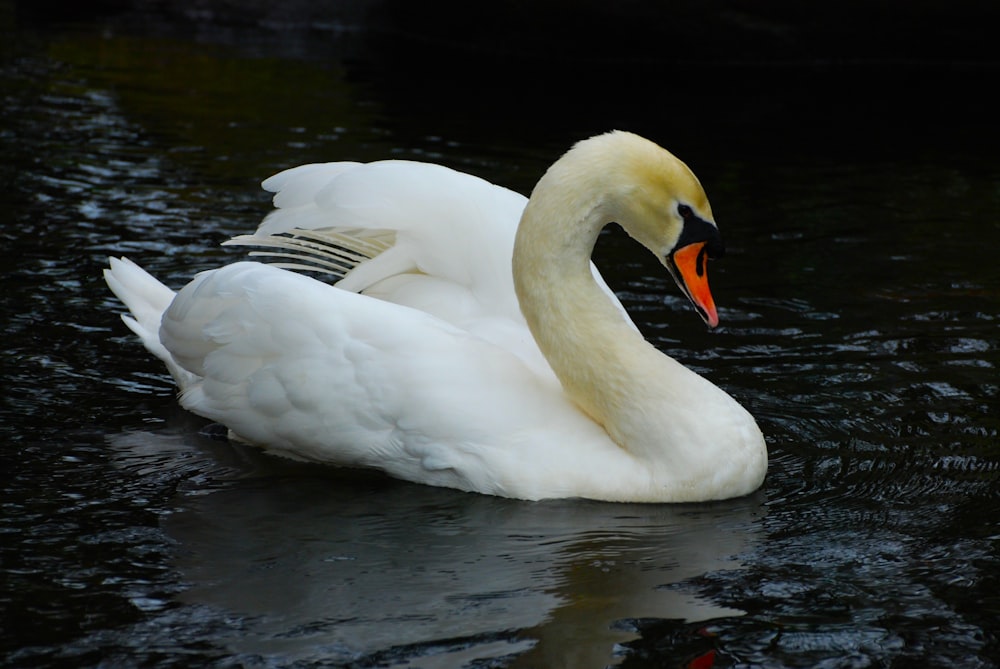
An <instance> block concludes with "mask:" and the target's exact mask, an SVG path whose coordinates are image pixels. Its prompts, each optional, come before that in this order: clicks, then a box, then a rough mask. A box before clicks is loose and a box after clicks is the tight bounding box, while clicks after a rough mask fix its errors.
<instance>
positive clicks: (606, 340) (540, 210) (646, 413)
mask: <svg viewBox="0 0 1000 669" xmlns="http://www.w3.org/2000/svg"><path fill="white" fill-rule="evenodd" d="M550 176H551V175H548V174H547V175H546V176H545V177H543V179H542V180H541V181H540V182H539V184H538V187H536V189H535V192H534V193H533V194H532V197H531V200H530V201H529V203H528V205H527V207H526V208H525V210H524V214H523V215H522V218H521V223H520V226H519V227H518V232H517V236H516V239H515V244H514V256H513V272H514V287H515V290H516V291H517V297H518V300H519V302H520V305H521V311H522V313H523V314H524V317H525V320H526V321H527V323H528V327H529V328H530V329H531V333H532V335H533V336H534V338H535V341H536V342H537V343H538V346H539V348H540V350H541V351H542V354H543V355H544V356H545V357H546V359H547V360H548V361H549V364H550V366H551V367H552V370H553V371H554V372H555V374H556V376H557V377H558V378H559V381H560V382H561V383H562V386H563V388H564V390H565V391H566V393H567V395H568V396H569V397H570V398H571V399H572V400H573V401H574V402H575V403H576V404H577V405H578V406H579V407H580V408H581V409H583V411H585V412H586V413H587V414H588V415H590V416H591V418H593V419H594V420H595V421H596V422H598V423H600V424H601V425H602V426H603V427H604V428H605V430H606V431H607V432H608V434H609V435H610V436H611V438H612V439H613V440H614V441H615V442H616V443H618V445H619V446H622V447H623V448H625V449H626V450H628V451H630V452H632V453H633V454H635V455H640V454H641V453H642V452H643V451H648V450H652V451H655V452H656V453H657V455H658V456H661V455H662V445H661V444H659V442H658V441H657V442H656V443H649V442H650V437H651V435H654V436H658V435H661V434H662V430H663V428H665V423H666V422H669V417H668V416H666V415H665V413H666V412H665V411H664V409H665V406H666V407H669V406H671V405H675V403H676V402H683V397H671V396H670V395H674V394H678V395H679V394H680V393H679V391H677V390H675V388H679V387H680V386H681V384H680V383H672V381H676V380H677V377H678V375H683V376H685V377H689V376H690V377H694V376H695V375H694V374H693V373H691V372H689V371H688V370H687V369H685V368H684V367H682V366H681V365H679V364H678V363H676V362H675V361H673V360H671V359H670V358H669V357H667V356H665V355H664V354H662V353H660V352H659V351H657V350H656V349H655V348H654V347H653V346H652V345H651V344H649V342H647V341H646V340H645V339H644V338H643V337H642V335H641V334H640V333H639V332H638V331H637V330H636V329H635V327H634V326H633V325H632V323H631V322H630V321H629V320H628V319H627V318H626V317H625V315H624V314H623V313H622V311H621V309H620V307H619V305H618V304H616V303H615V302H614V301H612V300H611V299H610V298H609V296H608V295H607V294H606V293H605V292H604V289H602V287H601V286H600V285H599V284H598V283H597V281H596V280H595V279H594V276H593V273H592V271H591V264H590V256H591V253H592V252H593V249H594V245H595V243H596V241H597V236H598V234H599V233H600V231H601V229H602V228H603V227H604V225H605V224H607V223H608V222H610V220H611V218H610V214H609V213H608V210H607V208H606V206H605V203H604V202H602V201H601V200H596V199H593V198H588V196H587V195H586V193H587V192H594V191H593V190H592V189H572V191H571V192H566V191H565V190H563V189H559V188H557V187H556V188H553V187H552V186H551V185H550V181H551V179H550ZM566 212H570V213H569V214H568V215H567V213H566ZM685 380H687V379H685Z"/></svg>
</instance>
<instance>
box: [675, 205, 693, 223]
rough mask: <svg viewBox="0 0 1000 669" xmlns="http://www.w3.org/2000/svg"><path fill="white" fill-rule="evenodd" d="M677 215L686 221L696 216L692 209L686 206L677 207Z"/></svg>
mask: <svg viewBox="0 0 1000 669" xmlns="http://www.w3.org/2000/svg"><path fill="white" fill-rule="evenodd" d="M677 213H678V214H680V217H681V218H683V219H684V220H685V221H687V220H690V219H691V218H692V217H693V216H694V212H693V211H691V207H689V206H687V205H686V204H679V205H677Z"/></svg>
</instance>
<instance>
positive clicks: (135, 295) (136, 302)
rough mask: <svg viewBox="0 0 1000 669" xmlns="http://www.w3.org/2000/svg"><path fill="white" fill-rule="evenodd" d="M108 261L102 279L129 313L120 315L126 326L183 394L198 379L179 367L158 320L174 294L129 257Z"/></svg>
mask: <svg viewBox="0 0 1000 669" xmlns="http://www.w3.org/2000/svg"><path fill="white" fill-rule="evenodd" d="M108 261H109V263H110V265H111V266H110V267H109V268H108V269H106V270H104V280H105V281H106V282H107V284H108V287H109V288H111V292H113V293H114V294H115V295H116V296H117V297H118V299H119V300H121V301H122V302H124V303H125V306H126V307H128V310H129V311H130V312H131V315H128V314H122V320H123V321H125V325H127V326H128V328H129V329H130V330H131V331H132V332H134V333H135V334H136V335H137V336H138V337H139V339H140V341H142V344H143V346H145V347H146V350H148V351H149V352H150V353H152V354H153V355H155V356H156V357H157V358H159V359H160V360H162V361H163V363H164V364H165V365H166V366H167V370H168V371H169V372H170V375H171V376H173V377H174V380H175V381H176V382H177V385H178V386H180V389H181V390H182V391H183V390H184V389H185V388H187V387H189V386H191V385H192V384H193V383H195V382H197V381H198V377H196V376H195V375H194V374H192V373H191V372H189V371H187V370H186V369H183V368H182V367H181V366H180V365H178V364H177V361H176V360H174V357H173V356H172V355H171V354H170V351H168V350H167V349H166V347H164V346H163V343H162V342H161V341H160V320H161V319H162V318H163V312H164V311H166V310H167V307H169V306H170V303H171V302H172V301H173V299H174V295H175V294H176V293H174V291H172V290H170V289H169V288H167V287H166V286H164V285H163V284H162V283H160V282H159V281H158V280H157V279H156V278H155V277H153V276H152V275H151V274H150V273H149V272H147V271H146V270H144V269H142V268H141V267H139V266H138V265H136V264H135V263H134V262H132V261H131V260H129V259H128V258H109V259H108Z"/></svg>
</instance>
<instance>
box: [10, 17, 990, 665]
mask: <svg viewBox="0 0 1000 669" xmlns="http://www.w3.org/2000/svg"><path fill="white" fill-rule="evenodd" d="M136 4H137V6H140V5H141V3H136ZM206 6H207V4H206ZM0 7H2V8H3V12H2V13H0V21H2V22H3V23H2V26H3V28H4V33H5V35H4V39H3V46H2V47H0V54H2V61H0V62H2V67H0V92H2V95H3V104H2V108H0V120H2V125H0V151H2V157H3V160H2V162H0V176H2V183H3V186H4V188H3V190H2V193H0V205H2V206H0V222H2V232H0V234H2V240H3V242H2V254H3V264H2V270H0V271H2V273H3V284H2V285H3V293H2V295H3V301H2V304H3V318H2V321H0V325H2V332H3V343H4V346H3V356H2V365H3V400H4V402H3V409H2V412H3V413H2V430H3V432H2V444H0V459H2V477H3V478H2V480H3V496H2V505H3V509H2V515H0V579H2V581H0V584H2V587H0V615H2V619H0V629H2V631H0V658H2V659H0V662H2V664H3V666H10V667H22V666H25V667H29V666H94V665H102V666H119V665H120V666H156V667H161V666H162V667H166V666H182V667H189V666H219V667H237V666H247V667H265V666H267V667H270V666H275V667H277V666H350V667H370V666H411V667H459V666H467V667H602V666H605V665H620V666H622V667H684V666H694V667H709V666H714V667H735V666H740V667H743V666H775V667H812V666H821V667H869V666H872V667H875V666H877V667H885V666H895V667H910V666H912V667H931V666H942V667H951V666H961V667H995V666H1000V435H998V431H1000V376H998V371H997V370H998V365H1000V345H998V335H1000V327H998V326H1000V269H998V267H1000V264H998V263H997V261H996V249H997V248H998V246H1000V166H998V163H997V160H996V158H997V156H998V155H1000V132H998V131H997V129H996V126H995V120H996V111H997V110H996V109H993V108H991V104H992V102H991V100H992V98H993V96H992V95H991V94H989V90H990V89H991V88H994V87H995V83H996V81H997V80H998V78H997V75H998V74H1000V68H998V67H997V64H996V62H994V61H988V62H982V61H979V62H972V61H969V60H947V59H940V58H935V59H929V60H922V59H913V60H907V59H893V58H885V59H875V60H872V61H870V62H869V61H865V62H856V63H852V62H844V63H839V64H838V63H831V62H829V61H825V60H824V61H815V62H812V61H809V62H797V61H793V62H779V63H771V64H769V65H764V64H760V63H758V64H757V65H755V66H747V65H745V64H741V63H739V62H737V61H735V60H733V59H732V58H729V59H728V60H726V59H723V60H724V61H725V62H722V61H719V62H713V61H710V60H705V61H699V60H697V59H696V60H693V61H692V60H683V59H681V60H677V59H671V58H664V59H663V60H655V59H653V60H649V59H648V58H645V56H643V58H637V59H635V60H634V61H628V60H627V59H617V60H616V59H614V58H605V59H600V58H595V59H591V60H588V59H587V58H585V57H583V56H582V55H581V54H580V53H579V52H573V55H572V58H569V57H567V58H565V59H560V57H559V54H557V53H553V54H548V55H544V56H543V55H539V54H535V55H523V54H522V55H519V56H517V57H514V56H510V54H507V55H506V56H505V57H504V58H500V57H498V56H496V54H494V53H492V52H490V53H483V52H481V51H476V50H475V49H469V48H468V45H466V46H465V47H463V48H464V50H463V48H460V47H459V46H455V45H451V44H450V43H448V42H447V40H443V39H440V35H438V36H437V38H436V39H431V40H422V39H421V38H420V37H421V36H420V34H417V31H416V29H413V30H406V29H405V28H406V26H403V28H404V29H400V30H397V31H395V32H390V31H385V30H374V29H369V28H368V27H366V26H368V25H369V24H368V23H366V22H365V17H363V16H361V15H360V14H359V13H353V12H351V11H347V10H344V12H342V13H340V14H336V15H334V17H333V18H330V19H329V20H326V21H321V20H318V19H316V18H315V16H310V17H306V18H301V19H300V18H296V16H297V15H294V16H285V17H284V18H282V17H281V16H278V17H276V16H275V15H274V14H273V13H272V14H268V15H266V16H264V17H263V18H261V17H260V16H255V15H252V13H251V15H249V16H243V17H242V19H241V20H237V19H236V18H234V17H233V16H230V15H216V14H213V13H212V12H210V11H206V10H204V9H200V10H197V11H195V10H192V11H189V12H186V13H185V12H179V13H166V10H163V11H160V10H153V9H148V10H143V11H137V10H132V9H130V8H129V7H127V6H126V5H125V3H118V4H109V5H107V12H106V14H105V15H100V16H96V17H94V16H89V17H82V16H81V17H76V18H73V17H67V16H66V15H64V14H60V13H58V12H54V13H50V12H49V11H48V9H49V8H48V7H47V5H46V4H45V3H41V4H40V5H28V4H27V3H21V4H16V5H8V4H6V3H0ZM55 7H56V8H58V5H56V6H55ZM161 9H162V8H161ZM300 9H301V8H300ZM158 12H159V13H158ZM731 55H732V54H730V56H731ZM611 127H621V128H625V129H631V130H636V131H639V132H642V133H643V134H646V135H647V136H650V137H651V138H653V139H655V140H657V141H659V142H661V143H663V144H664V145H666V146H668V147H670V148H671V149H673V150H674V151H675V152H676V153H678V154H679V155H681V156H682V157H683V158H685V159H686V160H687V161H688V162H689V163H690V164H691V165H692V167H693V168H694V169H695V171H696V172H697V173H698V174H699V176H700V177H701V179H702V181H703V183H704V184H705V186H706V189H707V190H708V192H709V195H710V197H711V198H712V202H713V206H714V209H715V214H716V217H717V219H718V220H719V222H720V224H721V226H722V229H723V234H724V236H725V237H726V239H727V242H728V245H729V249H730V253H729V255H728V256H727V258H726V259H725V260H724V261H723V262H719V263H715V264H713V267H712V271H713V291H714V293H715V295H716V300H717V302H718V303H719V305H720V316H721V318H722V321H723V327H722V328H720V329H719V330H718V331H716V332H712V333H707V332H705V330H704V328H703V326H701V325H700V323H699V320H698V319H697V317H696V316H695V315H694V314H693V313H692V312H691V310H690V308H689V307H688V306H687V305H686V304H685V302H684V300H683V299H682V298H681V297H680V295H679V294H678V292H677V290H676V288H675V287H674V286H673V285H672V282H671V281H670V280H669V279H668V278H667V277H666V276H664V274H663V272H662V271H661V268H660V267H659V266H657V265H656V264H655V260H653V259H652V258H649V259H647V258H646V257H645V254H644V253H634V249H633V248H632V246H631V243H630V242H629V241H628V240H626V239H624V238H623V235H621V234H615V233H609V234H608V235H606V237H605V238H604V240H603V241H602V243H601V245H600V247H599V249H598V251H599V263H600V264H601V266H602V269H603V271H604V274H605V276H606V277H608V279H609V281H610V282H611V283H612V284H613V285H614V287H615V288H616V289H617V290H619V291H620V293H621V294H622V296H623V300H624V302H625V303H626V306H628V307H629V309H630V310H631V311H632V312H633V314H634V315H635V317H636V321H637V322H638V323H639V324H640V325H641V327H642V328H643V329H644V331H645V332H646V333H647V335H648V336H649V337H650V338H651V339H652V340H653V341H654V342H655V343H656V344H657V345H658V346H659V347H660V348H661V349H663V350H664V351H666V352H668V353H670V354H671V355H674V356H675V357H677V358H679V359H681V360H682V361H684V362H685V363H687V364H689V365H690V366H692V367H694V368H695V369H697V370H698V371H699V372H701V373H703V374H705V375H706V376H708V377H709V378H710V379H712V380H713V381H714V382H715V383H717V384H719V385H720V386H722V387H723V388H725V389H726V390H728V391H729V392H730V393H732V394H733V395H734V396H735V397H737V398H738V399H739V400H740V401H741V402H743V403H744V404H745V405H746V406H747V407H748V408H749V409H750V410H751V411H752V412H753V413H754V414H755V415H756V416H757V417H758V419H759V422H760V424H761V427H762V428H763V430H764V432H765V434H766V435H767V437H768V444H769V448H770V453H771V466H770V470H769V474H768V478H767V481H766V483H765V486H764V488H763V489H762V490H761V491H760V492H759V494H756V495H754V496H752V497H749V498H745V499H740V500H734V501H729V502H724V503H714V504H703V505H683V506H632V505H609V504H597V503H589V502H579V501H559V502H546V503H539V504H530V503H523V502H516V501H510V500H503V499H494V498H488V497H481V496H475V495H467V494H462V493H458V492H453V491H448V490H439V489H433V488H427V487H421V486H415V485H410V484H406V483H401V482H396V481H390V480H386V479H383V478H380V477H376V476H369V475H359V474H355V473H349V472H336V471H330V470H327V469H323V468H316V467H299V466H292V465H289V464H287V463H282V462H276V461H274V460H272V459H270V458H266V457H263V456H261V455H259V454H257V453H255V452H253V451H249V450H246V449H243V448H240V447H238V446H234V445H231V444H228V443H227V442H225V441H224V440H221V439H219V438H217V436H216V434H217V432H216V431H215V430H214V429H213V428H212V427H211V426H209V425H207V424H206V423H205V422H204V421H201V420H200V419H198V418H196V417H194V416H191V415H188V414H186V413H184V412H183V411H181V410H180V409H178V408H177V406H176V402H175V400H174V397H173V391H172V389H171V386H170V383H169V382H168V379H167V377H166V376H165V374H164V373H163V371H162V370H161V369H160V367H159V366H158V365H157V364H155V363H154V361H152V360H150V359H149V358H148V357H147V356H146V355H145V354H144V352H143V351H142V350H141V348H140V347H139V346H138V344H136V343H135V342H134V341H133V339H132V338H131V336H130V334H129V333H128V331H127V330H126V329H125V328H124V326H123V325H122V324H121V322H120V321H119V320H118V318H117V313H119V311H120V307H119V305H118V304H116V302H115V301H114V300H113V298H112V297H111V296H110V294H109V293H108V291H107V290H106V289H105V287H104V285H103V282H102V281H101V279H100V269H101V267H102V266H103V263H104V259H105V258H106V256H107V255H109V254H116V255H122V254H125V255H128V256H129V257H131V258H133V259H135V260H136V261H138V262H140V263H141V264H143V265H144V266H146V267H147V268H149V269H150V270H151V271H153V272H154V273H155V274H157V275H159V276H160V277H161V278H164V279H165V280H167V281H168V283H171V284H172V285H174V286H179V285H181V284H182V283H183V282H185V281H186V280H187V279H188V278H189V277H190V276H191V275H192V274H193V273H194V272H196V271H198V270H201V269H206V268H210V267H214V266H216V265H218V264H219V263H222V262H227V261H229V260H231V259H234V258H237V257H239V252H238V251H233V250H231V249H221V248H219V247H218V243H219V242H221V241H222V240H224V239H226V238H228V237H229V236H230V235H232V234H236V233H241V232H247V231H249V230H250V229H252V228H253V227H254V226H255V225H256V223H257V222H258V220H259V218H260V217H261V216H262V215H263V214H264V213H265V212H266V211H267V209H268V200H267V197H266V196H265V194H263V193H262V192H260V191H259V189H258V185H257V184H258V182H259V180H260V179H261V178H263V177H265V176H267V175H269V174H271V173H273V172H274V171H276V170H278V169H280V168H283V167H287V166H290V165H293V164H299V163H303V162H309V161H317V160H339V159H357V160H370V159H377V158H384V157H403V158H413V159H421V160H432V161H436V162H442V163H445V164H448V165H451V166H454V167H458V168H461V169H465V170H468V171H471V172H474V173H476V174H479V175H481V176H484V177H486V178H488V179H490V180H493V181H496V182H498V183H502V184H504V185H507V186H510V187H513V188H515V189H516V190H520V191H522V192H526V191H527V190H529V189H530V187H531V185H532V183H533V182H534V180H535V179H537V177H538V176H539V174H540V173H541V171H542V170H543V169H544V167H545V166H546V165H547V164H548V163H549V162H551V161H552V160H553V159H554V158H555V157H556V156H557V155H558V154H559V153H560V152H561V151H563V150H564V149H565V148H566V147H567V146H568V145H569V144H570V143H571V142H572V141H574V140H576V139H579V138H582V137H585V136H588V135H590V134H594V133H596V132H600V131H603V130H606V129H608V128H611Z"/></svg>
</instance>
